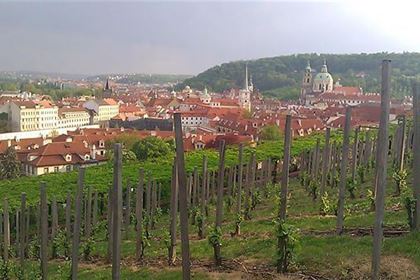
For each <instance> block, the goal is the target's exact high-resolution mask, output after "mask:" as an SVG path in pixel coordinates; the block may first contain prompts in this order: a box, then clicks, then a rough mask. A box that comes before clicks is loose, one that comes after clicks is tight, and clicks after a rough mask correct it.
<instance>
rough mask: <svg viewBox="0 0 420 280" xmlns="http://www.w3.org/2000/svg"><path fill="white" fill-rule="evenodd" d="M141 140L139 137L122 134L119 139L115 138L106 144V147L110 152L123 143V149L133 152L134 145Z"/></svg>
mask: <svg viewBox="0 0 420 280" xmlns="http://www.w3.org/2000/svg"><path fill="white" fill-rule="evenodd" d="M139 140H140V138H139V137H137V136H135V135H133V134H130V133H122V134H120V135H118V136H117V137H115V138H113V139H112V140H110V141H107V142H106V143H105V146H106V148H107V149H108V150H110V149H112V147H113V146H114V144H115V143H121V144H122V146H123V149H126V150H132V149H133V147H134V144H135V143H136V142H138V141H139Z"/></svg>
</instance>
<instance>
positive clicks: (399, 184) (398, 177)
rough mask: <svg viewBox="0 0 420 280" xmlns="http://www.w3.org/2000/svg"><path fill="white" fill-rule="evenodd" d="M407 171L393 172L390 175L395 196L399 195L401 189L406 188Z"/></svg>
mask: <svg viewBox="0 0 420 280" xmlns="http://www.w3.org/2000/svg"><path fill="white" fill-rule="evenodd" d="M407 176H408V174H407V170H405V169H403V170H395V171H394V173H393V174H392V179H394V181H395V184H396V194H397V195H399V194H400V193H401V190H402V189H405V188H406V187H407Z"/></svg>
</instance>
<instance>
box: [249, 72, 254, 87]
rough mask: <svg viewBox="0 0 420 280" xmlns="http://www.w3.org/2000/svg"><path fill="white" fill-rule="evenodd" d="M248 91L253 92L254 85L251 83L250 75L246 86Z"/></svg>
mask: <svg viewBox="0 0 420 280" xmlns="http://www.w3.org/2000/svg"><path fill="white" fill-rule="evenodd" d="M248 89H249V91H254V83H253V82H252V74H251V75H249V86H248Z"/></svg>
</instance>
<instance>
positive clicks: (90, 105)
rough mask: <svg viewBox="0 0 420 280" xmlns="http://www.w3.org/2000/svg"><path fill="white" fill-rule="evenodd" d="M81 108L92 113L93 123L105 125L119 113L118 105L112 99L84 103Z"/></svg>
mask: <svg viewBox="0 0 420 280" xmlns="http://www.w3.org/2000/svg"><path fill="white" fill-rule="evenodd" d="M83 107H84V108H86V109H88V110H91V111H92V112H93V113H94V117H93V122H94V123H107V122H108V121H109V120H110V119H112V118H113V117H114V116H116V115H118V113H119V105H118V103H117V102H116V101H115V100H114V99H112V98H104V99H91V100H88V101H86V102H85V103H84V104H83Z"/></svg>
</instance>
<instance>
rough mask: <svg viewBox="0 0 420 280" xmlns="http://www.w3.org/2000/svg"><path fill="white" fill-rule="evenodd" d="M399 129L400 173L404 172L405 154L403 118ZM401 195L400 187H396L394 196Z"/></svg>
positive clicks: (398, 162) (404, 125) (404, 123)
mask: <svg viewBox="0 0 420 280" xmlns="http://www.w3.org/2000/svg"><path fill="white" fill-rule="evenodd" d="M400 127H401V132H400V137H399V141H398V153H397V155H398V158H397V164H398V165H397V170H398V171H399V172H402V171H403V170H404V154H405V142H406V141H405V140H406V139H405V133H406V131H405V129H406V119H405V116H402V119H401V123H400ZM400 193H401V186H399V185H398V186H397V189H396V194H397V195H400Z"/></svg>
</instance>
